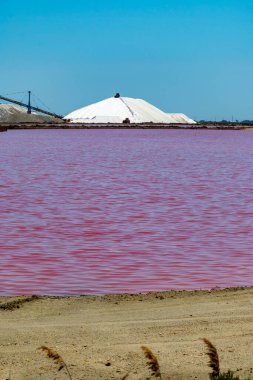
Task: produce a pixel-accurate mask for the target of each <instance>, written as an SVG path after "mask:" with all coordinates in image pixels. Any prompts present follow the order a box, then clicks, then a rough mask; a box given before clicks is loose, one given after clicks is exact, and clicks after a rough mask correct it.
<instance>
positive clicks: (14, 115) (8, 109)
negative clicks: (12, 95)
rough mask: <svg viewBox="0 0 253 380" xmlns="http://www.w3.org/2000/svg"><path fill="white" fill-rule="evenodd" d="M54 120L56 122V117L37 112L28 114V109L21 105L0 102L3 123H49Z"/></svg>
mask: <svg viewBox="0 0 253 380" xmlns="http://www.w3.org/2000/svg"><path fill="white" fill-rule="evenodd" d="M52 121H54V122H56V119H55V118H52V117H50V116H41V115H37V114H35V113H31V114H28V113H27V109H26V108H23V107H20V106H16V105H12V104H0V122H2V123H10V124H14V123H47V122H52Z"/></svg>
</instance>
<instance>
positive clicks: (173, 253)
mask: <svg viewBox="0 0 253 380" xmlns="http://www.w3.org/2000/svg"><path fill="white" fill-rule="evenodd" d="M252 158H253V133H252V132H249V131H190V130H188V131H187V130H174V131H172V130H164V131H163V130H159V131H155V130H152V131H151V130H139V131H138V130H133V131H131V130H119V131H117V130H107V131H106V130H103V131H98V130H90V131H89V130H57V131H54V130H51V131H46V130H45V131H9V132H8V133H5V134H1V136H0V212H1V225H0V294H1V295H11V294H35V293H36V294H61V295H67V294H69V295H77V294H84V293H97V294H103V293H121V292H133V293H134V292H141V291H149V290H168V289H198V288H211V287H215V286H218V287H225V286H239V285H252V283H253V280H252V270H253V260H252V255H253V254H252V247H253V233H252V225H253V167H252Z"/></svg>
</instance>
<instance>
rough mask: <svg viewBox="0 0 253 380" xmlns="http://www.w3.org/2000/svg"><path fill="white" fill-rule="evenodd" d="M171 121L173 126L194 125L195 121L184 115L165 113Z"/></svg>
mask: <svg viewBox="0 0 253 380" xmlns="http://www.w3.org/2000/svg"><path fill="white" fill-rule="evenodd" d="M167 115H168V116H169V118H170V119H171V123H175V124H196V121H194V120H193V119H190V118H189V117H188V116H186V115H185V114H184V113H167Z"/></svg>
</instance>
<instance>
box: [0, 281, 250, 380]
mask: <svg viewBox="0 0 253 380" xmlns="http://www.w3.org/2000/svg"><path fill="white" fill-rule="evenodd" d="M23 299H24V298H22V297H21V298H10V297H0V318H1V325H0V328H1V331H0V332H1V338H0V379H7V378H8V377H9V370H10V369H11V379H12V380H19V379H26V380H32V379H42V380H46V379H67V378H68V377H67V375H66V373H65V372H64V369H63V370H62V371H61V372H57V366H56V365H55V364H54V363H53V362H52V361H51V360H49V359H48V358H47V357H46V356H45V355H44V354H43V353H40V352H36V348H37V347H39V346H41V345H47V346H50V347H53V348H55V349H56V350H57V351H58V352H59V353H60V354H61V355H62V356H63V358H64V359H65V361H66V362H67V364H68V365H69V370H70V372H71V374H72V377H73V379H94V380H95V379H104V380H106V379H122V378H123V376H124V375H125V374H126V373H128V372H129V378H128V379H129V380H137V379H147V378H149V377H150V372H149V370H148V368H147V367H146V365H145V362H146V360H145V357H144V355H143V353H142V351H141V349H140V346H141V345H147V346H148V347H150V348H151V349H152V350H153V352H154V353H155V354H156V355H157V357H158V359H159V362H160V366H161V370H162V373H163V379H168V376H170V379H194V378H198V379H208V372H209V369H208V367H207V357H206V355H205V354H204V352H205V347H204V344H203V342H202V340H201V338H203V337H207V338H208V339H210V340H211V341H212V342H213V343H214V344H215V345H216V347H217V349H218V352H219V354H220V361H221V367H222V370H227V369H229V368H230V369H232V370H234V371H237V373H238V374H240V376H242V378H243V377H244V378H246V377H249V376H250V374H251V372H252V368H253V288H240V289H226V290H214V291H210V292H209V291H197V292H166V293H151V294H146V295H118V296H104V297H92V296H83V297H73V298H68V297H67V298H50V297H42V298H38V299H36V298H34V299H32V300H31V302H26V300H25V302H23V303H22V300H23ZM15 300H17V301H18V303H17V304H15V303H14V304H13V301H15ZM20 301H21V303H20ZM19 303H20V304H19ZM17 306H18V307H17ZM12 307H13V310H9V308H10V309H12ZM252 378H253V376H252Z"/></svg>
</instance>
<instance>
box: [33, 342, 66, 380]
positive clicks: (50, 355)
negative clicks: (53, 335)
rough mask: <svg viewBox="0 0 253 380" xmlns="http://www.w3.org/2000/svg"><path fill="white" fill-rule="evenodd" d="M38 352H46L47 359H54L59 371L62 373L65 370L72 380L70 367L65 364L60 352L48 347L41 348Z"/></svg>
mask: <svg viewBox="0 0 253 380" xmlns="http://www.w3.org/2000/svg"><path fill="white" fill-rule="evenodd" d="M38 350H40V351H42V352H45V353H46V355H47V357H48V358H50V359H52V360H53V361H54V362H55V364H57V365H58V366H59V368H58V371H61V370H62V369H63V368H65V369H66V371H67V374H68V376H69V378H70V380H72V377H71V374H70V372H69V369H68V366H67V364H66V363H65V361H64V360H63V358H62V357H61V355H59V354H58V352H56V351H54V350H52V348H49V347H47V346H41V347H39V348H38Z"/></svg>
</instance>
